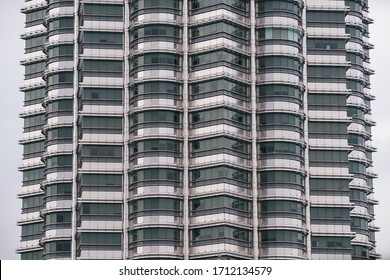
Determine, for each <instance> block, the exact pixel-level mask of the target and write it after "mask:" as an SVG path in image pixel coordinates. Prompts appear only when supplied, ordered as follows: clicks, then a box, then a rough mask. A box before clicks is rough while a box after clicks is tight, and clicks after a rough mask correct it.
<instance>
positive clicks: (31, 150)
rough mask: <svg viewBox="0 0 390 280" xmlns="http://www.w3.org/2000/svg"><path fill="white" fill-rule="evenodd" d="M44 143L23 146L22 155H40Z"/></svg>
mask: <svg viewBox="0 0 390 280" xmlns="http://www.w3.org/2000/svg"><path fill="white" fill-rule="evenodd" d="M44 144H45V141H38V142H32V143H28V144H24V145H23V155H29V154H35V153H42V152H43V151H44V149H45V146H44Z"/></svg>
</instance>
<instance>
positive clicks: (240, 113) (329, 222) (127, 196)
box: [17, 0, 380, 259]
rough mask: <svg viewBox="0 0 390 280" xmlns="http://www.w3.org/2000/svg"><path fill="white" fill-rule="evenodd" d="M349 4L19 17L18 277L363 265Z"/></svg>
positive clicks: (363, 66) (360, 127) (103, 3)
mask: <svg viewBox="0 0 390 280" xmlns="http://www.w3.org/2000/svg"><path fill="white" fill-rule="evenodd" d="M367 2H368V1H367V0H347V1H344V0H338V1H336V0H275V1H271V0H256V1H254V0H192V1H186V0H170V1H167V0H130V1H129V0H127V1H124V0H48V1H45V0H26V2H25V6H24V7H23V8H22V12H23V13H24V14H25V15H26V28H25V33H24V34H22V38H23V39H24V40H25V43H26V48H25V56H24V58H23V60H22V64H23V65H25V81H24V84H23V85H22V87H21V91H22V92H23V93H24V95H25V99H24V111H23V112H22V113H21V117H22V118H23V119H24V131H23V136H22V139H21V140H20V143H21V144H22V145H23V147H24V153H23V163H22V166H21V167H20V170H21V171H22V172H23V183H22V188H21V191H20V195H19V196H20V198H21V199H22V204H23V205H22V214H21V219H20V220H19V221H18V224H19V225H20V226H21V232H22V235H21V243H20V247H19V248H18V250H17V251H18V253H20V255H21V259H376V258H378V257H380V256H379V255H378V254H377V253H376V250H375V232H376V231H378V230H379V229H378V228H377V227H376V226H375V224H374V205H376V204H377V203H378V202H377V201H376V200H375V199H374V198H373V184H372V182H373V179H374V178H375V177H376V174H375V173H374V172H373V170H372V153H373V152H375V148H374V147H373V146H372V144H371V127H372V126H373V125H375V123H374V122H373V121H372V120H371V118H370V115H371V109H370V102H371V101H372V100H373V99H374V96H373V95H372V94H371V93H370V75H371V74H373V71H372V70H371V69H370V59H369V51H370V49H372V48H373V46H372V45H371V44H370V43H369V40H368V38H369V30H368V26H369V24H370V23H372V19H370V18H369V16H368V3H367Z"/></svg>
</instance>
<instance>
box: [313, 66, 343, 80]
mask: <svg viewBox="0 0 390 280" xmlns="http://www.w3.org/2000/svg"><path fill="white" fill-rule="evenodd" d="M307 75H308V77H309V78H316V79H323V78H338V79H341V78H346V69H345V67H334V66H308V67H307Z"/></svg>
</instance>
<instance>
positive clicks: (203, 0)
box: [191, 0, 248, 11]
mask: <svg viewBox="0 0 390 280" xmlns="http://www.w3.org/2000/svg"><path fill="white" fill-rule="evenodd" d="M217 4H225V5H228V6H230V7H233V8H236V9H238V10H241V11H247V10H248V2H247V0H191V10H192V11H194V10H197V9H202V8H207V7H210V6H214V5H217Z"/></svg>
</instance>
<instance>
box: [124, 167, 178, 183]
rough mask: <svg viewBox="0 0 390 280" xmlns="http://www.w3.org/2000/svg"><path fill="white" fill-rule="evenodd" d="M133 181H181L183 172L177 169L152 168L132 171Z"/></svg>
mask: <svg viewBox="0 0 390 280" xmlns="http://www.w3.org/2000/svg"><path fill="white" fill-rule="evenodd" d="M131 179H132V183H136V182H141V181H154V180H155V181H176V182H180V181H181V173H180V171H179V170H176V169H168V168H150V169H144V170H138V171H133V172H132V173H131Z"/></svg>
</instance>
